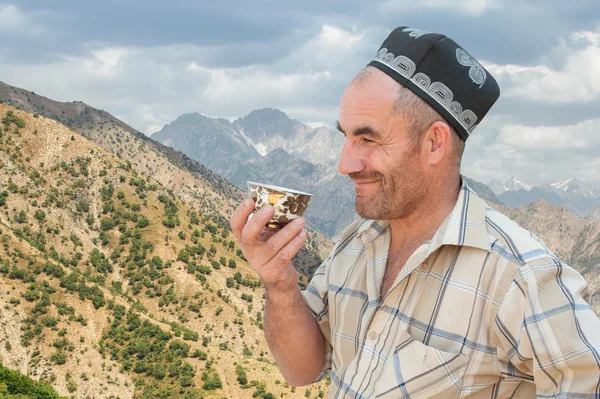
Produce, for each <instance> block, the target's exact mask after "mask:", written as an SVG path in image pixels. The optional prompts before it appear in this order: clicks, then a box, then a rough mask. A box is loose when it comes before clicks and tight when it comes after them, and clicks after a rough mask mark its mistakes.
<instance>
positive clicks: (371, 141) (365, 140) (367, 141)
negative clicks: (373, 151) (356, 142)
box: [363, 137, 374, 143]
mask: <svg viewBox="0 0 600 399" xmlns="http://www.w3.org/2000/svg"><path fill="white" fill-rule="evenodd" d="M363 141H364V142H365V143H374V141H373V140H371V139H368V138H366V137H363Z"/></svg>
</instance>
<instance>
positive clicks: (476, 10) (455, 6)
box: [382, 0, 502, 17]
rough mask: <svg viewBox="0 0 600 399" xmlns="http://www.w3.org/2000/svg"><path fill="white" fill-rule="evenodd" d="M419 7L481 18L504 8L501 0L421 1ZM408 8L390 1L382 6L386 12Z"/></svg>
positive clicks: (400, 3)
mask: <svg viewBox="0 0 600 399" xmlns="http://www.w3.org/2000/svg"><path fill="white" fill-rule="evenodd" d="M419 6H420V7H421V8H422V9H433V10H436V9H440V10H450V11H455V12H458V13H462V14H467V15H469V16H475V17H478V16H481V15H483V14H484V13H485V12H486V11H489V10H497V9H499V8H501V7H502V1H501V0H464V1H454V0H421V1H420V2H419ZM406 8H407V4H406V3H405V2H401V1H397V0H390V1H388V2H386V3H385V4H383V5H382V9H383V10H385V11H386V12H392V11H393V12H398V11H400V10H403V9H404V10H405V9H406Z"/></svg>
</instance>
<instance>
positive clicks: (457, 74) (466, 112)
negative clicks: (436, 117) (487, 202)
mask: <svg viewBox="0 0 600 399" xmlns="http://www.w3.org/2000/svg"><path fill="white" fill-rule="evenodd" d="M369 65H371V66H374V67H375V68H378V69H380V70H381V71H383V72H384V73H386V74H387V75H389V76H391V77H392V78H393V79H395V80H396V81H397V82H398V83H400V84H402V85H403V86H405V87H407V88H408V89H410V90H411V91H412V92H413V93H415V94H416V95H417V96H419V97H420V98H421V99H422V100H424V101H425V102H426V103H427V104H429V105H430V106H431V107H432V108H433V109H435V110H436V111H437V112H438V113H439V114H440V115H442V117H444V119H445V120H446V121H447V122H448V123H450V125H451V126H452V127H453V128H454V130H456V132H457V133H458V134H459V136H460V137H461V138H462V139H463V140H467V138H468V137H469V134H471V132H473V130H474V129H475V127H476V126H477V125H478V124H479V123H480V122H481V120H482V119H483V117H484V116H485V115H486V114H487V113H488V111H489V110H490V108H491V107H492V105H493V104H494V103H495V102H496V100H497V99H498V97H499V96H500V88H499V87H498V83H496V80H495V79H494V78H493V77H492V75H490V73H489V72H488V71H487V70H486V69H485V68H484V67H483V66H481V64H480V63H479V62H477V60H476V59H475V58H473V57H472V56H471V55H470V54H469V53H468V52H466V51H465V50H464V49H463V48H462V47H460V46H459V45H458V44H456V42H455V41H454V40H452V39H450V38H448V37H446V36H444V35H440V34H437V33H430V32H426V31H424V30H420V29H413V28H408V27H405V26H401V27H398V28H396V29H394V30H393V31H392V33H390V35H389V36H388V37H387V39H385V41H384V42H383V44H382V45H381V48H380V49H379V51H378V52H377V55H376V56H375V58H373V60H372V61H371V62H370V63H369Z"/></svg>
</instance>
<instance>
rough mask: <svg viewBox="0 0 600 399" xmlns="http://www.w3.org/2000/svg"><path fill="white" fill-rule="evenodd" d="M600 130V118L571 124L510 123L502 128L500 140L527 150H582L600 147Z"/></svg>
mask: <svg viewBox="0 0 600 399" xmlns="http://www.w3.org/2000/svg"><path fill="white" fill-rule="evenodd" d="M598 131H600V119H592V120H588V121H583V122H580V123H578V124H576V125H570V126H523V125H508V126H505V127H503V128H502V129H500V134H499V136H498V141H499V142H500V143H504V144H507V145H509V146H512V147H514V148H519V149H525V150H535V151H545V150H562V151H570V150H581V149H588V148H594V147H596V146H597V147H600V135H598Z"/></svg>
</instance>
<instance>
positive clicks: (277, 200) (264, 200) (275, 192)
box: [248, 181, 313, 229]
mask: <svg viewBox="0 0 600 399" xmlns="http://www.w3.org/2000/svg"><path fill="white" fill-rule="evenodd" d="M248 195H249V196H250V198H252V199H253V200H254V212H256V211H258V210H259V209H261V208H262V207H263V206H265V205H272V206H273V208H274V209H275V213H274V214H273V217H272V218H271V220H269V223H267V227H269V228H272V229H280V228H282V227H283V226H285V225H286V224H288V223H289V222H291V221H292V220H294V219H296V218H297V217H299V216H302V215H303V214H304V212H305V211H306V208H307V207H308V203H309V202H310V200H311V199H312V197H313V196H312V194H308V193H303V192H301V191H297V190H292V189H289V188H285V187H278V186H273V185H269V184H262V183H256V182H250V181H249V182H248Z"/></svg>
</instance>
